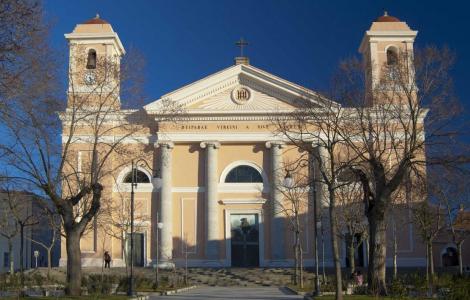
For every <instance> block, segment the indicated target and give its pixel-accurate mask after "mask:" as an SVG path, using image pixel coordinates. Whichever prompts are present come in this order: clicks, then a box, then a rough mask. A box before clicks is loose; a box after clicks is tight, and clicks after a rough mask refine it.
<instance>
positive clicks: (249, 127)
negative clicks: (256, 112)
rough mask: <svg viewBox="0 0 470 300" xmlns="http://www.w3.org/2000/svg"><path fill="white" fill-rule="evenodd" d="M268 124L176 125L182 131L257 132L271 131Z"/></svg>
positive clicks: (270, 126)
mask: <svg viewBox="0 0 470 300" xmlns="http://www.w3.org/2000/svg"><path fill="white" fill-rule="evenodd" d="M273 128H274V127H272V125H269V124H244V125H240V124H184V125H178V126H177V129H178V130H182V131H258V130H262V131H264V130H272V129H273Z"/></svg>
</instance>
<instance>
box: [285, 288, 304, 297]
mask: <svg viewBox="0 0 470 300" xmlns="http://www.w3.org/2000/svg"><path fill="white" fill-rule="evenodd" d="M283 288H284V289H285V290H287V291H289V292H290V293H292V294H294V295H300V296H305V295H307V294H308V292H299V291H296V290H294V289H293V288H290V287H288V286H286V285H285V286H283Z"/></svg>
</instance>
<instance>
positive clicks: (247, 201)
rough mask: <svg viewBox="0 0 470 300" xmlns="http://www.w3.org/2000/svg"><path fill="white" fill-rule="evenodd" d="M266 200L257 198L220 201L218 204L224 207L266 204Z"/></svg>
mask: <svg viewBox="0 0 470 300" xmlns="http://www.w3.org/2000/svg"><path fill="white" fill-rule="evenodd" d="M266 201H267V200H266V199H264V198H258V199H222V200H220V202H222V204H224V205H229V204H264V203H266Z"/></svg>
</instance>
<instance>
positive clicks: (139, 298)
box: [131, 285, 198, 300]
mask: <svg viewBox="0 0 470 300" xmlns="http://www.w3.org/2000/svg"><path fill="white" fill-rule="evenodd" d="M197 287H198V286H197V285H192V286H188V287H184V288H180V289H176V290H169V291H164V292H140V295H139V296H136V297H133V298H131V299H136V300H148V298H149V296H169V295H174V294H178V293H182V292H186V291H189V290H191V289H194V288H197Z"/></svg>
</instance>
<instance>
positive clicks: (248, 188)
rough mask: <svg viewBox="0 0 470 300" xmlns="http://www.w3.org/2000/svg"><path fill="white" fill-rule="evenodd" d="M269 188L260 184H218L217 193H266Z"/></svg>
mask: <svg viewBox="0 0 470 300" xmlns="http://www.w3.org/2000/svg"><path fill="white" fill-rule="evenodd" d="M267 192H269V186H266V185H263V184H262V183H219V193H267Z"/></svg>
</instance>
